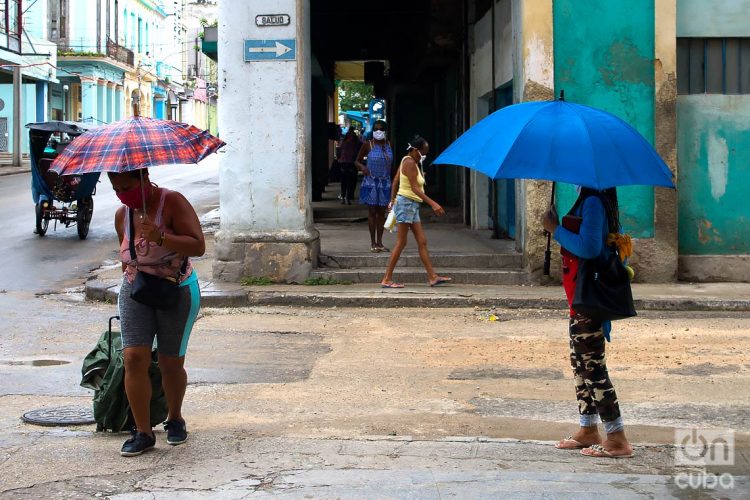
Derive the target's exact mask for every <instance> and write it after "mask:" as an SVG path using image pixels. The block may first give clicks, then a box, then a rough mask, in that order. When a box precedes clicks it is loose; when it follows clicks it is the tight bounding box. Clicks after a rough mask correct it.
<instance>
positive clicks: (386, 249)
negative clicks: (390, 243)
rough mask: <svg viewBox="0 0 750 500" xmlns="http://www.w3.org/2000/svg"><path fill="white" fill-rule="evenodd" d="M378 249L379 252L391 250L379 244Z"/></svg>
mask: <svg viewBox="0 0 750 500" xmlns="http://www.w3.org/2000/svg"><path fill="white" fill-rule="evenodd" d="M378 251H379V252H390V250H389V249H388V248H386V247H384V246H379V247H378Z"/></svg>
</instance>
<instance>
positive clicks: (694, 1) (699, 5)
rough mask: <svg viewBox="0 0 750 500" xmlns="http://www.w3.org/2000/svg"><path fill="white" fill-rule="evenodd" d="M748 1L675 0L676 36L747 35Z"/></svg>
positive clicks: (748, 29)
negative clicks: (709, 0)
mask: <svg viewBox="0 0 750 500" xmlns="http://www.w3.org/2000/svg"><path fill="white" fill-rule="evenodd" d="M748 12H750V0H719V1H713V2H707V1H706V0H677V36H696V37H728V36H749V35H750V22H748Z"/></svg>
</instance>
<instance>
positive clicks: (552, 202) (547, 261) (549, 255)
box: [544, 182, 555, 276]
mask: <svg viewBox="0 0 750 500" xmlns="http://www.w3.org/2000/svg"><path fill="white" fill-rule="evenodd" d="M549 206H550V207H553V206H555V183H554V182H553V183H552V198H551V199H550V202H549ZM544 232H545V233H547V250H545V251H544V275H545V276H549V270H550V263H551V261H552V252H551V251H550V243H551V241H552V233H550V232H549V231H544Z"/></svg>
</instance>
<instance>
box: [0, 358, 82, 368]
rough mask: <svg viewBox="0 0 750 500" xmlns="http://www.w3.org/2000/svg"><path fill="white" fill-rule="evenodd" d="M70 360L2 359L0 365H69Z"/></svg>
mask: <svg viewBox="0 0 750 500" xmlns="http://www.w3.org/2000/svg"><path fill="white" fill-rule="evenodd" d="M68 364H70V361H63V360H60V359H30V360H27V361H0V365H7V366H55V365H68Z"/></svg>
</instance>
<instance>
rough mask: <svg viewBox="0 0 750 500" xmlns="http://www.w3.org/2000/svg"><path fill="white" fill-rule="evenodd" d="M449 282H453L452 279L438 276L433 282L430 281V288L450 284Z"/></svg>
mask: <svg viewBox="0 0 750 500" xmlns="http://www.w3.org/2000/svg"><path fill="white" fill-rule="evenodd" d="M451 281H453V279H452V278H445V277H443V276H438V277H437V278H435V281H430V286H438V285H442V284H443V283H450V282H451Z"/></svg>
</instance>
